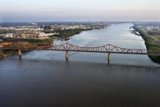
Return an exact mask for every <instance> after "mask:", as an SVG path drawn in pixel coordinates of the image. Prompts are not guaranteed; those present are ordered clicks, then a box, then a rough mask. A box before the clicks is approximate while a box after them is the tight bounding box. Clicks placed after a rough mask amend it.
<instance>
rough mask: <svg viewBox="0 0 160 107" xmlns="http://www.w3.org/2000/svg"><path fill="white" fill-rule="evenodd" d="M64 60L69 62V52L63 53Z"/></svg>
mask: <svg viewBox="0 0 160 107" xmlns="http://www.w3.org/2000/svg"><path fill="white" fill-rule="evenodd" d="M65 58H66V62H68V61H69V52H68V51H66V52H65Z"/></svg>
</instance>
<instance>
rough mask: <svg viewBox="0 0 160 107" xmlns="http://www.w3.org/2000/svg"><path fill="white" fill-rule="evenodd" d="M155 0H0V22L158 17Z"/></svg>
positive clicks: (149, 18)
mask: <svg viewBox="0 0 160 107" xmlns="http://www.w3.org/2000/svg"><path fill="white" fill-rule="evenodd" d="M158 4H160V1H159V0H134V1H133V0H121V1H120V0H111V1H110V0H99V1H97V0H45V1H44V0H43V1H42V0H41V1H36V0H35V1H33V0H23V1H21V0H5V1H2V0H0V6H1V10H0V22H36V21H56V22H57V21H58V22H59V21H160V15H159V14H158V12H160V7H159V6H158Z"/></svg>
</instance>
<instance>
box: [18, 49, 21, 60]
mask: <svg viewBox="0 0 160 107" xmlns="http://www.w3.org/2000/svg"><path fill="white" fill-rule="evenodd" d="M18 56H19V60H22V50H21V49H18Z"/></svg>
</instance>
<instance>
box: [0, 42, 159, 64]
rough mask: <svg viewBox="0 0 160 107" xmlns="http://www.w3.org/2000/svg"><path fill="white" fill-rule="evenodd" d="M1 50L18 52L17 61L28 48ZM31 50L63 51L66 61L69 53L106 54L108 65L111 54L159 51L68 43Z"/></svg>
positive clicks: (143, 53)
mask: <svg viewBox="0 0 160 107" xmlns="http://www.w3.org/2000/svg"><path fill="white" fill-rule="evenodd" d="M0 49H1V50H18V55H19V59H21V58H22V51H23V50H29V48H28V47H22V46H19V47H3V46H0ZM31 50H41V51H43V50H49V51H64V52H65V58H66V61H68V60H69V52H70V51H73V52H90V53H107V55H108V64H110V61H111V53H115V54H135V55H151V56H160V51H153V50H146V49H129V48H121V47H118V46H115V45H112V44H107V45H104V46H98V47H82V46H77V45H73V44H69V43H64V44H61V45H42V46H39V47H37V48H34V49H31Z"/></svg>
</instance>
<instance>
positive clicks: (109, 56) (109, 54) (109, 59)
mask: <svg viewBox="0 0 160 107" xmlns="http://www.w3.org/2000/svg"><path fill="white" fill-rule="evenodd" d="M110 62H111V53H108V65H110Z"/></svg>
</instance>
